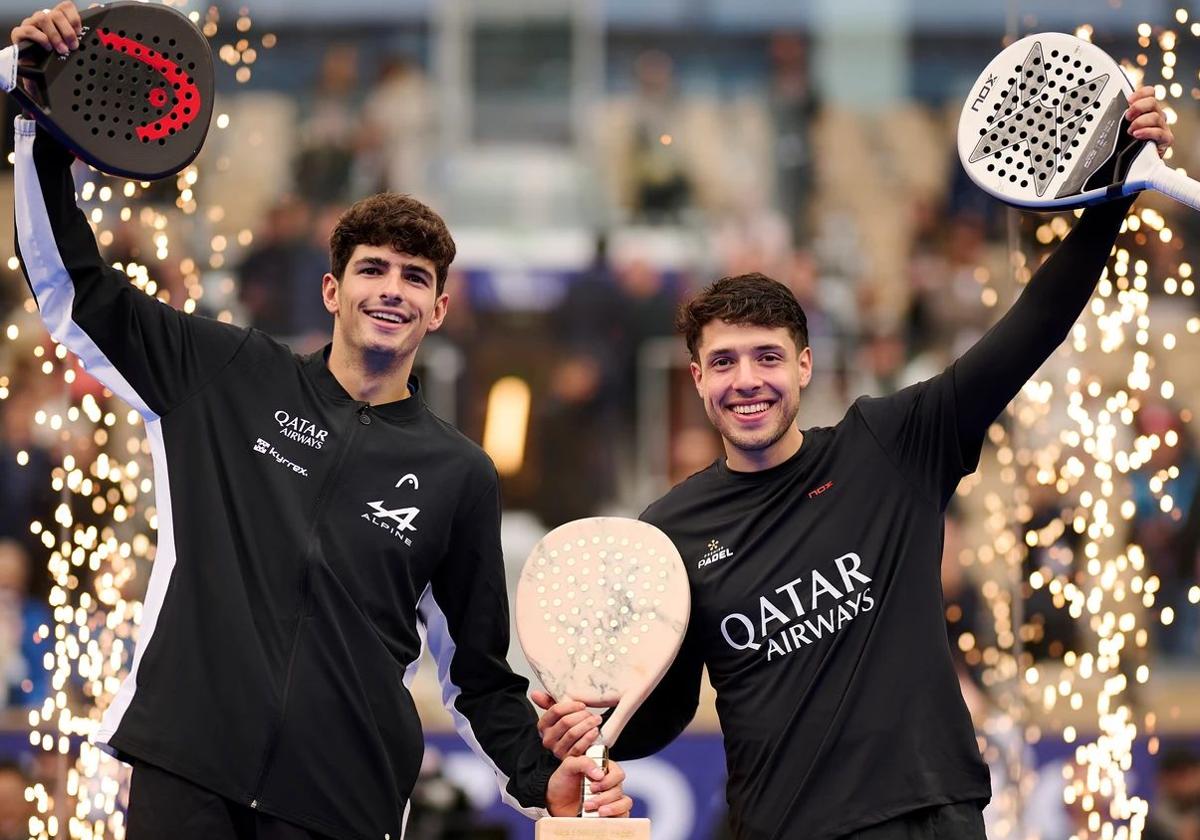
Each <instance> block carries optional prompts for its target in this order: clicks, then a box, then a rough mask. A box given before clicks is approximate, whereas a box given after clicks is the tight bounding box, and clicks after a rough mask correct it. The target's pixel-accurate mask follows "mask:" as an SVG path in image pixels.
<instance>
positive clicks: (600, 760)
mask: <svg viewBox="0 0 1200 840" xmlns="http://www.w3.org/2000/svg"><path fill="white" fill-rule="evenodd" d="M584 755H586V756H587V757H588V758H590V759H591V760H592V761H593V762H594V763H595V765H596V766H597V767H599V768H600V769H601V770H603V771H605V772H608V747H606V746H604V745H603V744H592V745H591V746H590V747H588V748H587V752H586V753H584ZM591 795H592V780H591V779H589V778H588V777H587V776H584V777H583V797H582V798H581V799H580V800H579V816H581V817H587V818H591V817H598V816H600V811H599V810H596V811H586V810H584V808H583V803H584V802H586V801H587V798H588V797H589V796H591Z"/></svg>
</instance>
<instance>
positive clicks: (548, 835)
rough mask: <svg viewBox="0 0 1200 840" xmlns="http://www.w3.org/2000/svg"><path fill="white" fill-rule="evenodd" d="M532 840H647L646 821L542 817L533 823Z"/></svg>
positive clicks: (647, 821)
mask: <svg viewBox="0 0 1200 840" xmlns="http://www.w3.org/2000/svg"><path fill="white" fill-rule="evenodd" d="M533 836H534V840H650V820H648V819H645V818H637V819H632V818H628V819H605V818H603V817H545V818H543V819H540V820H538V821H537V822H536V823H534V828H533Z"/></svg>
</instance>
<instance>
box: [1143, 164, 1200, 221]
mask: <svg viewBox="0 0 1200 840" xmlns="http://www.w3.org/2000/svg"><path fill="white" fill-rule="evenodd" d="M1147 185H1148V186H1150V187H1153V188H1154V189H1156V190H1158V191H1159V192H1160V193H1162V194H1163V195H1168V196H1170V197H1171V198H1173V199H1175V200H1176V201H1178V202H1181V203H1183V204H1186V205H1187V206H1188V207H1191V208H1192V209H1194V210H1200V181H1196V180H1195V179H1193V178H1189V177H1188V176H1187V175H1184V174H1183V173H1182V172H1179V171H1177V170H1175V169H1172V168H1171V167H1169V166H1167V165H1166V164H1165V163H1162V162H1161V161H1159V165H1158V166H1156V167H1154V171H1153V173H1152V174H1151V176H1150V177H1149V178H1148V179H1147Z"/></svg>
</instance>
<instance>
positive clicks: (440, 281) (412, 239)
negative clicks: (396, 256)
mask: <svg viewBox="0 0 1200 840" xmlns="http://www.w3.org/2000/svg"><path fill="white" fill-rule="evenodd" d="M359 245H390V246H391V247H393V248H395V249H396V250H397V251H400V252H402V253H405V254H411V255H412V256H414V257H424V258H425V259H427V260H429V261H430V262H432V263H433V264H434V266H435V267H436V268H437V293H438V294H439V295H440V294H441V293H442V290H443V289H444V288H445V287H446V274H447V272H448V271H449V269H450V263H452V262H454V254H455V251H456V248H455V246H454V240H453V239H452V238H451V237H450V231H449V230H447V228H446V223H445V222H444V221H442V217H441V216H439V215H438V214H437V213H435V212H434V211H433V210H432V209H431V208H429V207H428V206H427V205H425V204H422V203H421V202H420V201H417V200H416V199H415V198H413V197H412V196H411V195H402V194H400V193H392V192H385V193H379V194H377V195H372V196H369V197H367V198H364V199H362V200H361V201H358V202H355V204H354V206H352V207H351V208H350V209H349V210H347V211H346V212H345V213H343V214H342V215H341V217H340V218H338V221H337V225H336V226H335V227H334V229H333V233H332V234H331V235H330V237H329V264H330V270H331V271H332V273H333V276H334V277H337V278H338V279H341V277H342V275H343V274H344V273H345V271H346V264H347V263H349V262H350V255H351V254H353V253H354V249H355V247H357V246H359Z"/></svg>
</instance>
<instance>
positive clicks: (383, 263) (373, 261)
mask: <svg viewBox="0 0 1200 840" xmlns="http://www.w3.org/2000/svg"><path fill="white" fill-rule="evenodd" d="M354 265H355V266H356V267H357V266H366V265H373V266H376V267H378V268H391V266H392V263H391V261H389V260H386V259H384V258H383V257H359V258H358V259H356V260H355V261H354Z"/></svg>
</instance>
